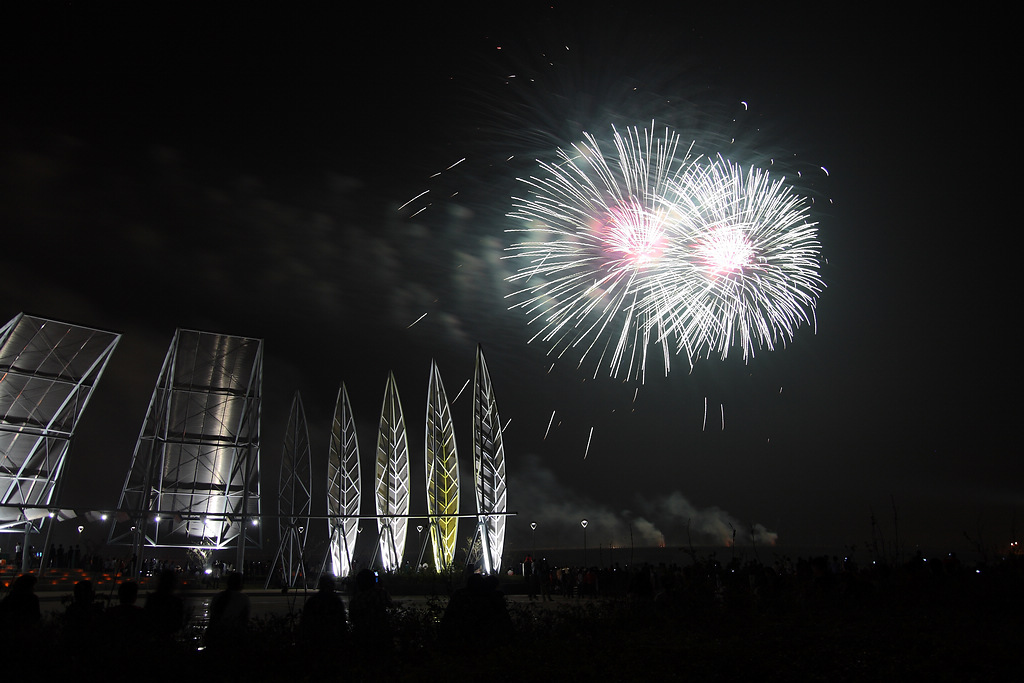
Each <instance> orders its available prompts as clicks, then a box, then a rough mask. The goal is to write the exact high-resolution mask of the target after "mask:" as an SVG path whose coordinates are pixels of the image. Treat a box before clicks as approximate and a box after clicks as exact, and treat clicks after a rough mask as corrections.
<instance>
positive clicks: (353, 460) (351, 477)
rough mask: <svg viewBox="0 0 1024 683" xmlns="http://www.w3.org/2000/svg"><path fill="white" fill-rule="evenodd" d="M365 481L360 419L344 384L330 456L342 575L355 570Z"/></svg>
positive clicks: (334, 540)
mask: <svg viewBox="0 0 1024 683" xmlns="http://www.w3.org/2000/svg"><path fill="white" fill-rule="evenodd" d="M361 501H362V484H361V479H360V465H359V442H358V441H357V439H356V422H355V419H354V418H353V416H352V405H351V404H350V403H349V400H348V391H347V390H346V389H345V384H344V383H342V385H341V387H340V388H339V389H338V399H337V401H336V402H335V405H334V423H333V425H332V427H331V446H330V453H329V454H328V458H327V514H328V515H331V517H330V519H329V520H328V524H329V525H330V532H331V533H330V542H329V549H328V554H329V555H330V560H331V570H332V572H333V573H334V575H335V576H337V577H339V578H342V577H346V576H348V575H349V574H350V573H351V572H352V555H353V553H354V552H355V547H356V537H357V536H358V534H359V517H358V515H359V505H360V502H361Z"/></svg>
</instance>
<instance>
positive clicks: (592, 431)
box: [583, 427, 594, 460]
mask: <svg viewBox="0 0 1024 683" xmlns="http://www.w3.org/2000/svg"><path fill="white" fill-rule="evenodd" d="M593 438H594V428H593V427H591V428H590V436H588V437H587V450H586V452H584V453H583V459H584V460H586V459H587V456H588V455H589V454H590V441H591V439H593Z"/></svg>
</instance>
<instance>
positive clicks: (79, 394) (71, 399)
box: [0, 313, 121, 533]
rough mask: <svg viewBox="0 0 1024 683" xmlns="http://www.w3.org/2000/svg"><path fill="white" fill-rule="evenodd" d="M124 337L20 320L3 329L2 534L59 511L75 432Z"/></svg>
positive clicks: (0, 344)
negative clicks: (54, 507) (52, 510)
mask: <svg viewBox="0 0 1024 683" xmlns="http://www.w3.org/2000/svg"><path fill="white" fill-rule="evenodd" d="M120 339H121V335H120V334H117V333H114V332H105V331H102V330H97V329H93V328H89V327H81V326H79V325H72V324H70V323H65V322H57V321H55V320H47V319H44V318H37V317H34V316H30V315H25V314H24V313H21V314H19V315H17V316H16V317H14V318H13V319H12V320H11V321H10V322H8V323H7V324H5V325H4V326H3V327H2V328H0V503H2V506H0V532H25V533H29V532H31V531H37V530H38V528H37V526H36V525H37V524H38V522H39V521H40V520H41V519H43V518H45V517H46V515H47V514H48V510H47V507H48V506H50V505H54V504H59V502H60V501H59V494H60V483H61V474H62V473H63V471H64V464H65V460H66V458H67V455H68V451H69V450H70V447H71V441H72V437H73V436H74V432H75V427H76V426H77V424H78V420H79V418H80V417H81V416H82V412H83V411H84V410H85V407H86V405H87V404H88V403H89V399H90V398H91V397H92V393H93V390H94V389H95V388H96V384H97V383H98V382H99V380H100V377H101V376H102V375H103V370H104V369H105V368H106V366H107V362H108V361H109V360H110V356H111V354H112V353H113V352H114V348H115V347H116V346H117V343H118V341H119V340H120Z"/></svg>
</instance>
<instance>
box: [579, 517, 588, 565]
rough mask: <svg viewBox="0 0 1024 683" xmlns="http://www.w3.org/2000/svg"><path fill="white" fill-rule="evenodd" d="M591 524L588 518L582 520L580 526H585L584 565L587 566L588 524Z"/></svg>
mask: <svg viewBox="0 0 1024 683" xmlns="http://www.w3.org/2000/svg"><path fill="white" fill-rule="evenodd" d="M588 524H590V522H588V521H587V520H585V519H584V520H583V521H582V522H580V526H582V527H583V566H584V567H586V566H587V525H588Z"/></svg>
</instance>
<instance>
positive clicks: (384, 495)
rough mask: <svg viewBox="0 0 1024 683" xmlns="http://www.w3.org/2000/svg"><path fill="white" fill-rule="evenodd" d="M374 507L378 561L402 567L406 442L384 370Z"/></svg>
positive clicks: (405, 526) (395, 391)
mask: <svg viewBox="0 0 1024 683" xmlns="http://www.w3.org/2000/svg"><path fill="white" fill-rule="evenodd" d="M375 481H376V497H375V500H376V508H377V515H378V516H377V525H378V528H379V545H380V556H381V563H382V565H383V567H384V570H385V571H395V570H397V569H399V568H400V567H401V566H402V557H403V555H404V554H405V537H406V533H407V532H408V528H409V517H408V515H409V441H408V438H407V436H406V432H405V418H404V416H403V414H402V404H401V402H400V401H399V399H398V387H397V386H396V384H395V376H394V374H393V373H390V372H389V373H388V383H387V386H386V388H385V390H384V405H383V407H382V408H381V413H380V431H379V432H378V434H377V465H376V471H375Z"/></svg>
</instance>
